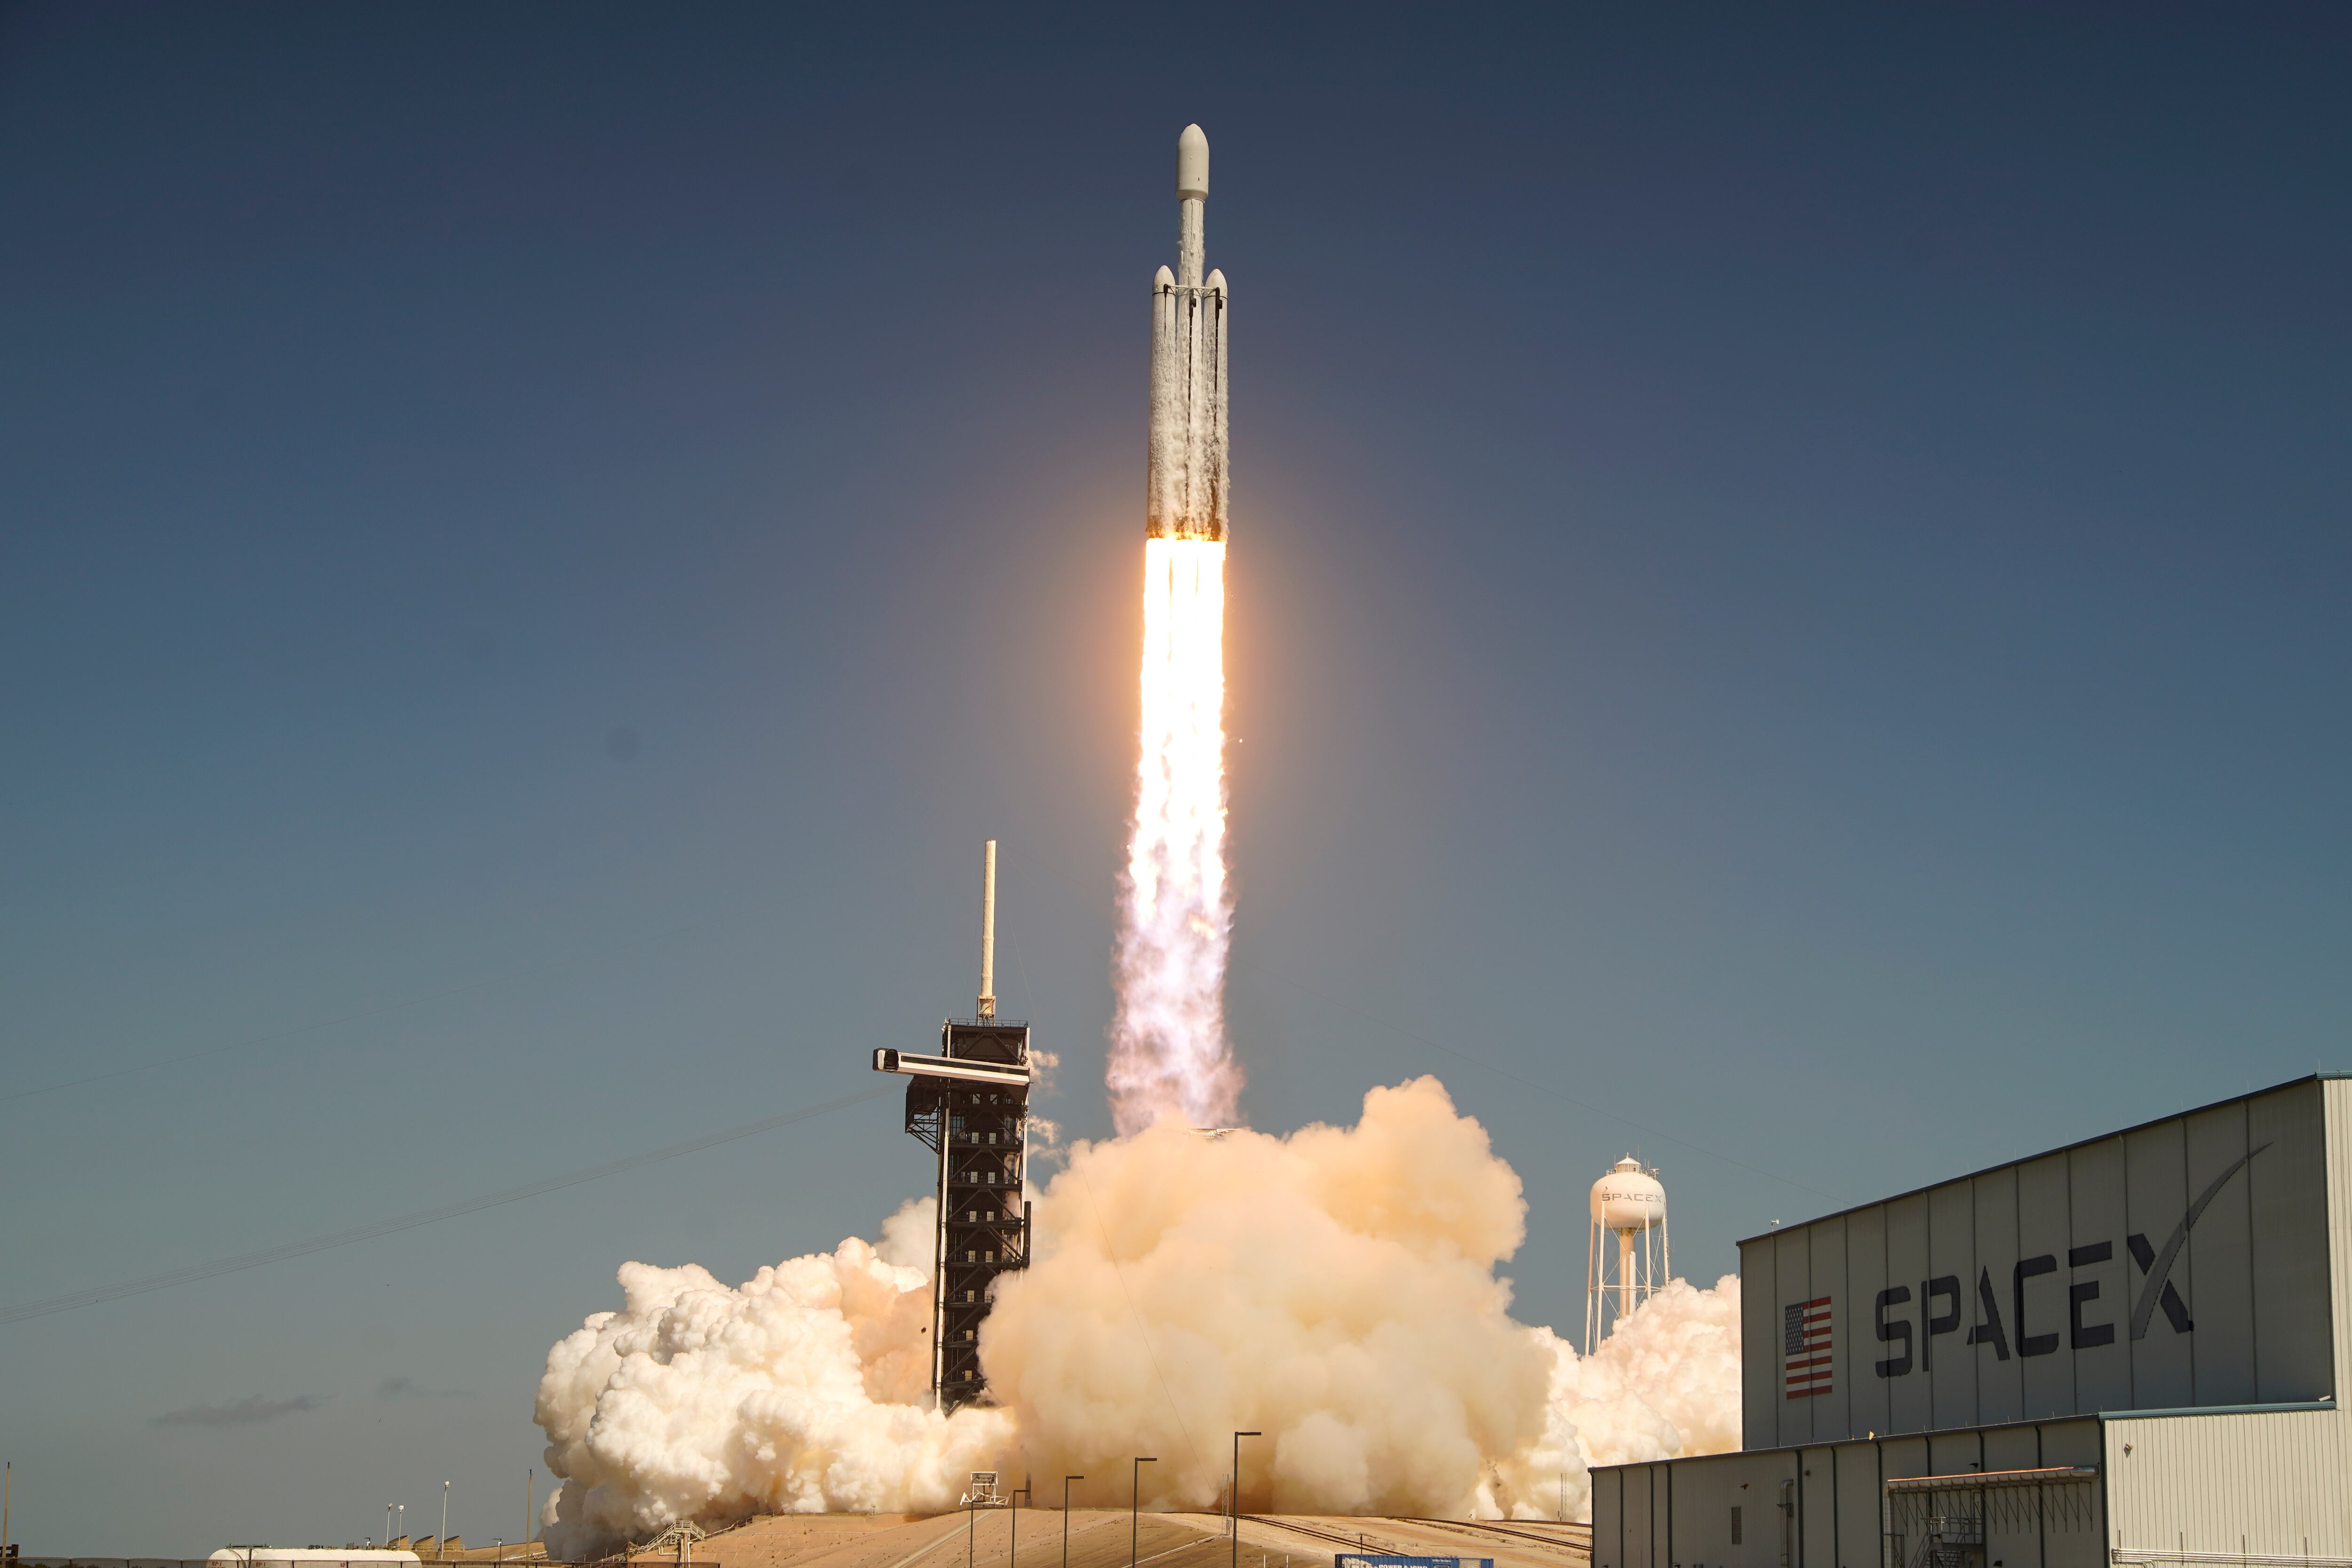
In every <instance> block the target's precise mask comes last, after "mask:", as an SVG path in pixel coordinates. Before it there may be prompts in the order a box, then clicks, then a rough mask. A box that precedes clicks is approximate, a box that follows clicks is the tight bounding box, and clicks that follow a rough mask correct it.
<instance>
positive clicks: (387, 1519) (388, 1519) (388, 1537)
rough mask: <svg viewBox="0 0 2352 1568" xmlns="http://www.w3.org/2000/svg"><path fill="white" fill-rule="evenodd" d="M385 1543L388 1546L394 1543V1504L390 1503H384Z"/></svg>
mask: <svg viewBox="0 0 2352 1568" xmlns="http://www.w3.org/2000/svg"><path fill="white" fill-rule="evenodd" d="M383 1543H384V1544H385V1545H386V1546H390V1545H391V1544H392V1504H390V1503H385V1504H384V1505H383Z"/></svg>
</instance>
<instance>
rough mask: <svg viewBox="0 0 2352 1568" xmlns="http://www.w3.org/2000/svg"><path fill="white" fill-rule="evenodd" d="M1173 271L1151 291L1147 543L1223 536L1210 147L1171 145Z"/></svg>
mask: <svg viewBox="0 0 2352 1568" xmlns="http://www.w3.org/2000/svg"><path fill="white" fill-rule="evenodd" d="M1176 204H1177V214H1178V216H1177V224H1178V227H1177V240H1176V270H1175V271H1174V272H1172V273H1171V272H1170V271H1169V270H1168V269H1167V268H1166V267H1161V268H1160V276H1159V277H1157V278H1155V279H1154V280H1153V281H1152V288H1151V437H1150V442H1151V444H1150V479H1149V481H1148V485H1149V490H1148V495H1147V498H1146V504H1145V510H1144V527H1143V532H1144V537H1145V538H1155V539H1216V540H1220V541H1222V540H1223V538H1224V537H1225V490H1226V482H1227V466H1226V461H1225V275H1224V274H1223V273H1222V272H1212V273H1210V274H1209V275H1208V277H1206V278H1203V277H1202V276H1201V267H1202V261H1203V259H1204V250H1205V240H1204V237H1203V235H1204V227H1205V222H1206V210H1207V207H1208V204H1209V139H1208V138H1207V137H1206V136H1204V135H1202V133H1201V128H1200V127H1199V126H1197V125H1188V126H1186V127H1185V128H1184V134H1183V135H1181V136H1180V137H1178V138H1177V139H1176Z"/></svg>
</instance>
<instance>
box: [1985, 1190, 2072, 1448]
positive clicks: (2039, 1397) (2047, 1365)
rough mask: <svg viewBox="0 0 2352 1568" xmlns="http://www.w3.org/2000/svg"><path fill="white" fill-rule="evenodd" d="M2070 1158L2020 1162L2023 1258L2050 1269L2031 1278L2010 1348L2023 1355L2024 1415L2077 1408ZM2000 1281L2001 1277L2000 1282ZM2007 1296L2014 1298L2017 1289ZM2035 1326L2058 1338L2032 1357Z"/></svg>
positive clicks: (2020, 1358) (2067, 1412)
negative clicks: (2070, 1298) (2070, 1315)
mask: <svg viewBox="0 0 2352 1568" xmlns="http://www.w3.org/2000/svg"><path fill="white" fill-rule="evenodd" d="M2066 1185H2067V1162H2066V1156H2065V1155H2048V1156H2045V1157H2044V1158H2042V1159H2038V1160H2032V1161H2029V1162H2028V1163H2026V1164H2024V1165H2021V1166H2018V1167H2017V1252H2016V1256H2017V1257H2018V1258H2019V1259H2021V1260H2022V1259H2027V1258H2047V1259H2049V1260H2050V1263H2051V1268H2050V1272H2048V1273H2046V1274H2037V1275H2035V1276H2034V1277H2033V1278H2032V1279H2030V1280H2028V1281H2025V1321H2024V1322H2021V1323H2017V1324H2013V1325H2011V1330H2010V1333H2011V1334H2012V1335H2014V1336H2015V1337H2014V1338H2013V1339H2012V1341H2011V1346H2010V1348H2011V1350H2012V1351H2013V1352H2015V1353H2016V1354H2017V1357H2018V1380H2019V1383H2020V1385H2021V1389H2022V1393H2021V1405H2022V1412H2021V1413H2022V1414H2023V1415H2025V1416H2028V1417H2029V1418H2031V1417H2034V1416H2071V1415H2073V1414H2074V1408H2075V1406H2074V1346H2073V1344H2072V1343H2070V1341H2071V1339H2072V1337H2073V1336H2072V1334H2071V1333H2070V1332H2069V1331H2068V1328H2067V1321H2066V1320H2067V1306H2068V1302H2067V1299H2066V1291H2067V1289H2068V1287H2069V1285H2070V1284H2071V1283H2072V1282H2073V1281H2072V1270H2070V1269H2069V1268H2068V1267H2067V1263H2066V1255H2067V1253H2068V1251H2069V1250H2070V1249H2072V1248H2073V1247H2074V1237H2073V1230H2074V1217H2073V1214H2072V1212H2071V1206H2070V1205H2069V1203H2068V1201H2067V1195H2066ZM1996 1283H1999V1281H1996ZM2006 1299H2007V1300H2009V1301H2012V1302H2013V1301H2015V1300H2016V1293H2015V1291H2014V1290H2013V1289H2012V1290H2011V1291H2010V1293H2009V1295H2008V1297H2007V1298H2006ZM2029 1328H2030V1329H2032V1332H2033V1333H2034V1334H2035V1335H2036V1336H2039V1337H2045V1338H2046V1337H2055V1338H2056V1340H2057V1342H2058V1343H2056V1344H2055V1345H2054V1346H2053V1347H2052V1349H2051V1351H2050V1353H2049V1354H2046V1355H2034V1356H2029V1355H2027V1354H2024V1349H2023V1344H2022V1342H2023V1340H2024V1339H2025V1337H2026V1331H2027V1330H2028V1329H2029Z"/></svg>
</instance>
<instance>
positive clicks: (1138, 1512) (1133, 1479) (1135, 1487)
mask: <svg viewBox="0 0 2352 1568" xmlns="http://www.w3.org/2000/svg"><path fill="white" fill-rule="evenodd" d="M1159 1462H1160V1456H1159V1455H1157V1454H1147V1455H1145V1456H1143V1457H1142V1458H1139V1459H1137V1460H1136V1461H1135V1466H1134V1473H1133V1474H1132V1475H1130V1476H1129V1477H1128V1481H1127V1568H1135V1542H1136V1538H1137V1537H1138V1535H1139V1533H1140V1532H1141V1531H1142V1529H1143V1467H1144V1466H1146V1465H1156V1464H1158V1463H1159Z"/></svg>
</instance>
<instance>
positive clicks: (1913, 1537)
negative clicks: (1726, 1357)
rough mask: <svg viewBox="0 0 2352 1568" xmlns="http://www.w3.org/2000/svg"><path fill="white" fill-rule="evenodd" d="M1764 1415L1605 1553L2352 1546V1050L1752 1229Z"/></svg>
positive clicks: (1939, 1558)
mask: <svg viewBox="0 0 2352 1568" xmlns="http://www.w3.org/2000/svg"><path fill="white" fill-rule="evenodd" d="M1739 1275H1740V1300H1741V1303H1742V1308H1741V1317H1742V1321H1741V1323H1740V1343H1741V1346H1742V1350H1741V1356H1742V1365H1741V1376H1742V1390H1741V1394H1742V1406H1743V1411H1744V1414H1743V1419H1742V1426H1743V1444H1744V1446H1743V1447H1742V1448H1741V1449H1740V1450H1739V1451H1738V1452H1736V1453H1728V1454H1711V1455H1705V1456H1700V1457H1696V1458H1684V1459H1671V1460H1665V1461H1661V1462H1657V1463H1652V1464H1637V1465H1619V1466H1612V1467H1608V1468H1605V1469H1595V1470H1594V1471H1593V1472H1592V1488H1593V1495H1592V1523H1593V1543H1592V1568H2097V1565H2101V1564H2111V1565H2115V1568H2126V1565H2128V1568H2169V1565H2173V1564H2184V1565H2189V1568H2195V1565H2200V1564H2240V1565H2252V1568H2286V1565H2299V1564H2316V1563H2336V1564H2347V1565H2352V1427H2347V1421H2352V1411H2346V1410H2341V1409H2338V1408H2337V1402H2336V1391H2337V1390H2336V1377H2337V1369H2338V1368H2339V1367H2342V1366H2345V1365H2347V1364H2352V1360H2347V1358H2352V1079H2347V1078H2344V1077H2312V1078H2306V1079H2302V1080H2299V1081H2297V1082H2292V1083H2285V1084H2282V1085H2280V1086H2279V1087H2277V1088H2275V1089H2268V1090H2264V1091H2262V1092H2259V1093H2254V1094H2249V1095H2245V1096H2243V1097H2242V1098H2240V1099H2235V1100H2228V1101H2224V1102H2222V1103H2220V1104H2216V1105H2209V1106H2206V1107H2205V1108H2203V1109H2201V1110H2197V1111H2190V1112H2188V1113H2184V1114H2181V1115H2178V1116H2170V1117H2167V1118H2166V1119H2164V1120H2162V1121H2159V1122H2151V1123H2148V1124H2146V1125H2145V1126H2138V1127H2132V1128H2128V1129H2126V1130H2125V1131H2123V1132H2120V1133H2116V1134H2110V1135H2108V1136H2106V1137H2102V1138H2094V1139H2091V1140H2089V1141H2088V1142H2085V1143H2081V1144H2075V1145H2072V1146H2070V1147H2067V1148H2063V1149H2058V1150H2055V1151H2053V1152H2052V1153H2050V1154H2046V1155H2039V1156H2037V1157H2035V1158H2032V1159H2027V1160H2020V1161H2018V1162H2016V1163H2015V1164H2012V1165H2005V1166H1997V1167H1995V1168H1993V1169H1991V1170H1986V1171H1979V1172H1978V1173H1977V1174H1976V1175H1974V1176H1962V1177H1960V1178H1959V1179H1958V1180H1956V1181H1948V1182H1945V1183H1942V1184H1941V1185H1938V1186H1931V1187H1928V1188H1927V1189H1925V1190H1924V1191H1919V1192H1911V1193H1906V1194H1904V1195H1902V1196H1901V1197H1891V1198H1888V1199H1886V1200H1885V1201H1884V1202H1880V1203H1873V1204H1866V1205H1864V1206H1863V1207H1859V1208H1852V1209H1848V1210H1846V1211H1845V1212H1843V1213H1842V1214H1832V1215H1830V1216H1828V1217H1827V1218H1822V1219H1816V1220H1813V1221H1812V1222H1811V1223H1810V1224H1805V1225H1798V1226H1790V1227H1785V1228H1780V1229H1778V1230H1774V1231H1771V1232H1769V1234H1766V1235H1763V1236H1758V1237H1753V1238H1750V1239H1748V1240H1746V1241H1743V1242H1741V1243H1740V1245H1739Z"/></svg>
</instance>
